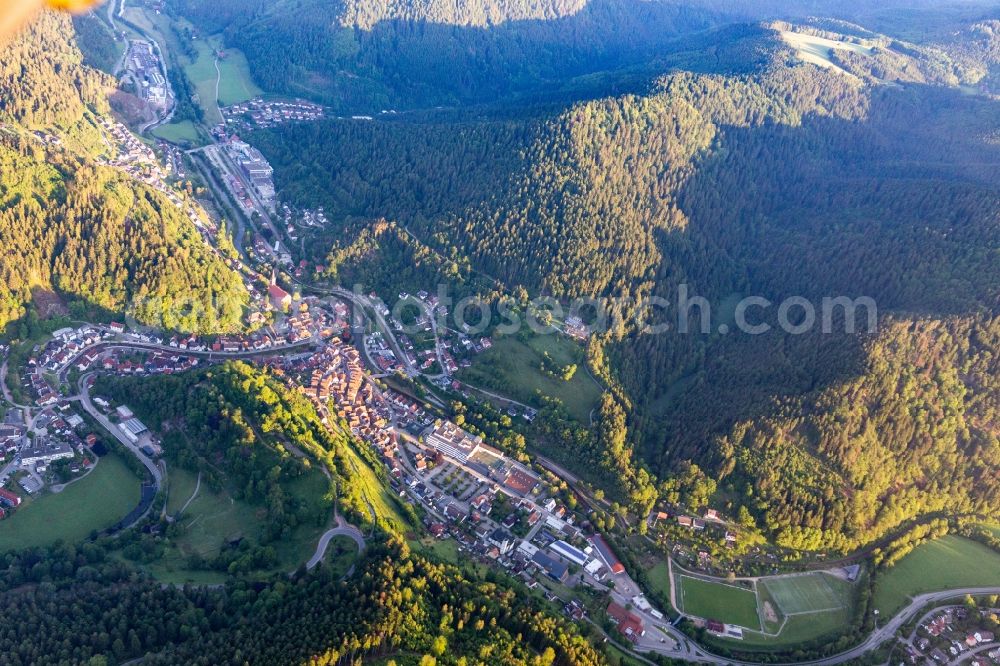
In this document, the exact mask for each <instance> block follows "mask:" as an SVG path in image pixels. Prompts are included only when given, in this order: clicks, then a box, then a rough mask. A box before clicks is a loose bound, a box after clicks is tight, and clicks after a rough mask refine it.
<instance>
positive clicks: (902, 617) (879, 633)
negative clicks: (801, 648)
mask: <svg viewBox="0 0 1000 666" xmlns="http://www.w3.org/2000/svg"><path fill="white" fill-rule="evenodd" d="M967 594H971V595H973V596H982V595H987V594H1000V587H968V588H962V589H955V590H945V591H942V592H928V593H926V594H919V595H917V596H915V597H912V600H911V601H910V603H909V605H907V606H906V607H905V608H904V609H903V610H901V611H900V612H899V613H897V614H896V615H894V616H893V618H892V619H891V620H889V622H888V623H886V624H885V625H883V626H881V627H879V628H878V629H876V630H875V631H873V632H872V633H871V634H869V636H868V638H866V639H865V640H864V641H863V642H861V643H860V644H858V645H857V646H855V647H854V648H851V649H850V650H847V651H846V652H841V653H840V654H836V655H833V656H831V657H825V658H823V659H815V660H812V661H800V662H788V663H786V664H775V666H836V665H838V664H844V663H847V662H850V661H853V660H855V659H858V658H860V657H862V656H863V655H865V654H867V653H869V652H871V651H873V650H875V649H877V648H879V647H881V646H882V645H883V644H885V643H886V642H887V641H889V640H892V639H893V638H895V635H896V632H897V631H898V630H899V628H900V627H902V626H903V625H904V624H906V623H907V622H909V621H910V620H912V619H913V618H914V616H916V614H917V613H918V612H919V611H920V609H922V608H924V607H925V606H928V605H930V604H934V603H941V602H946V601H948V600H950V599H956V598H960V597H964V596H965V595H967ZM647 633H648V632H647ZM685 641H686V642H688V643H690V645H691V646H693V645H694V643H693V641H691V640H690V638H687V637H685ZM650 651H651V652H660V653H661V654H666V655H670V656H674V657H677V656H681V657H682V658H684V659H687V660H689V661H697V662H701V663H712V664H720V665H721V664H738V665H739V666H753V663H754V662H746V661H737V660H734V659H727V658H724V657H719V656H716V655H714V654H711V653H709V652H707V651H706V650H704V649H703V648H700V647H694V649H693V654H692V652H687V651H683V652H681V653H680V654H678V653H677V652H674V651H670V650H659V649H656V648H655V647H654V648H653V649H651V650H650Z"/></svg>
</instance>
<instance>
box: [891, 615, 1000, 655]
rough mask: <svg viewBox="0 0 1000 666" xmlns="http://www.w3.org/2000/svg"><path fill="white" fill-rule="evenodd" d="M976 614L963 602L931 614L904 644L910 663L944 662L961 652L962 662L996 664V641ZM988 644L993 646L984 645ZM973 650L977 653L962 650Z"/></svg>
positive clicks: (998, 645) (998, 646)
mask: <svg viewBox="0 0 1000 666" xmlns="http://www.w3.org/2000/svg"><path fill="white" fill-rule="evenodd" d="M980 615H981V614H980V613H977V612H976V611H973V610H970V609H968V608H966V607H964V606H953V607H950V608H946V609H943V610H942V611H941V612H940V613H938V614H935V615H934V616H933V617H931V618H930V619H929V620H927V621H926V622H924V623H923V624H922V625H921V626H920V627H919V631H918V632H917V636H916V637H915V638H914V640H913V644H912V645H907V647H906V652H907V659H908V661H909V662H910V663H911V664H946V663H950V662H952V661H954V660H955V659H956V658H963V655H965V656H964V659H965V660H966V662H967V663H969V664H973V666H996V664H1000V643H997V636H996V634H995V632H994V631H992V630H988V629H986V628H984V627H983V626H981V625H982V622H981V621H980V620H981V617H980ZM982 615H985V613H982ZM994 644H995V645H994ZM990 646H992V648H993V649H987V648H988V647H990ZM973 650H974V651H977V654H973V655H971V656H968V655H967V654H966V653H968V652H969V651H973Z"/></svg>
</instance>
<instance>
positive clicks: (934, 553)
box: [874, 535, 1000, 616]
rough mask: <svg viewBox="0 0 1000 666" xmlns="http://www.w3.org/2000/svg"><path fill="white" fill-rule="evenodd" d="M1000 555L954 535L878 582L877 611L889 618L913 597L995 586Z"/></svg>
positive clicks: (899, 564)
mask: <svg viewBox="0 0 1000 666" xmlns="http://www.w3.org/2000/svg"><path fill="white" fill-rule="evenodd" d="M998 571H1000V553H997V552H996V551H994V550H991V549H990V548H987V547H986V546H984V545H982V544H980V543H977V542H975V541H971V540H969V539H965V538H962V537H959V536H955V535H948V536H945V537H942V538H940V539H937V540H935V541H931V542H929V543H925V544H923V545H921V546H919V547H917V548H916V549H915V550H914V551H913V552H911V553H910V554H908V555H907V556H906V557H904V558H903V559H902V560H900V561H899V562H897V563H896V566H894V567H892V568H891V569H889V570H888V571H886V572H884V573H882V574H881V575H879V577H878V578H877V579H876V581H875V598H874V602H875V607H876V608H878V610H879V612H880V613H881V614H882V615H883V616H889V615H892V614H893V613H895V612H896V611H897V610H899V609H900V608H901V607H903V606H904V605H906V602H907V599H908V598H909V597H910V596H911V595H914V594H920V593H922V592H933V591H935V590H947V589H949V588H955V587H974V586H985V585H996V584H997V581H998V576H997V572H998Z"/></svg>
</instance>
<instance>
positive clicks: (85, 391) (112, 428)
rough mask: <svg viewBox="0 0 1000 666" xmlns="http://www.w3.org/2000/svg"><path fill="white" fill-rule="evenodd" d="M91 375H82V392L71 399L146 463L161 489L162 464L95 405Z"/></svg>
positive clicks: (154, 480)
mask: <svg viewBox="0 0 1000 666" xmlns="http://www.w3.org/2000/svg"><path fill="white" fill-rule="evenodd" d="M91 377H93V373H89V374H86V375H84V376H82V377H80V384H79V386H80V394H79V395H78V396H77V397H76V398H70V399H71V400H79V402H80V404H81V405H83V408H84V409H85V410H86V411H87V413H88V414H90V415H91V416H92V417H94V419H95V420H97V422H98V423H100V424H101V426H103V427H104V429H105V430H107V431H108V432H109V433H111V435H112V436H113V437H114V438H115V439H117V440H118V441H119V442H121V443H122V444H123V445H124V446H125V448H127V449H128V450H129V451H131V452H132V454H133V455H134V456H135V457H136V458H138V459H139V462H141V463H142V464H143V465H145V467H146V469H148V470H149V473H150V474H151V475H152V477H153V485H154V486H155V488H156V490H157V491H159V489H160V488H162V487H163V470H162V469H160V466H159V465H157V464H156V463H154V462H153V461H152V459H150V457H149V456H147V455H146V454H145V453H143V452H142V450H141V449H140V448H139V447H138V446H136V445H135V444H133V443H132V442H131V441H129V439H128V438H127V437H125V435H123V434H122V432H121V430H119V429H118V426H116V425H115V424H113V423H112V422H111V421H109V420H108V418H107V417H106V416H105V415H104V414H103V413H101V411H100V410H99V409H97V408H96V407H94V403H92V402H91V401H90V386H89V385H88V380H89V379H90V378H91Z"/></svg>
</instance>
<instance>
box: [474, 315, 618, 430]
mask: <svg viewBox="0 0 1000 666" xmlns="http://www.w3.org/2000/svg"><path fill="white" fill-rule="evenodd" d="M546 352H547V353H548V354H549V356H550V357H551V358H552V360H553V361H554V362H555V363H556V364H558V365H560V366H566V365H569V364H571V363H575V364H576V365H577V371H576V373H575V374H574V375H573V378H572V379H570V380H569V381H564V380H563V379H561V378H558V377H554V376H552V375H550V374H548V373H546V372H544V371H543V370H542V358H543V356H542V355H543V354H544V353H546ZM584 364H585V361H584V360H583V354H582V349H581V348H580V347H579V346H578V345H577V344H576V343H574V342H572V341H571V340H569V339H567V338H565V337H562V336H559V335H536V336H534V337H531V338H529V339H528V340H527V341H526V342H525V341H522V340H519V339H518V338H516V337H513V336H505V337H498V338H496V340H494V344H493V348H492V349H490V350H489V351H487V352H484V353H483V354H482V355H480V356H479V358H478V359H476V361H475V362H474V363H473V365H472V367H471V368H468V369H466V370H463V371H461V372H460V373H459V376H460V377H461V378H462V379H465V380H468V381H469V382H470V383H472V384H473V385H474V386H478V387H481V388H483V389H487V390H494V391H496V392H497V393H500V394H501V395H509V396H510V397H511V398H513V399H515V400H518V401H519V402H524V403H527V404H530V405H538V404H539V400H538V397H537V396H538V394H542V395H547V396H551V397H553V398H558V399H559V400H561V401H562V403H563V404H564V405H565V406H566V409H567V410H568V411H569V413H570V415H572V416H573V417H574V418H575V419H577V420H578V421H580V422H581V423H589V422H590V411H591V410H592V409H594V408H595V407H597V406H598V404H599V402H600V399H601V389H600V387H599V386H598V385H597V384H596V383H595V382H594V381H593V380H592V379H591V378H590V376H589V375H588V374H587V370H586V368H585V367H584Z"/></svg>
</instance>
